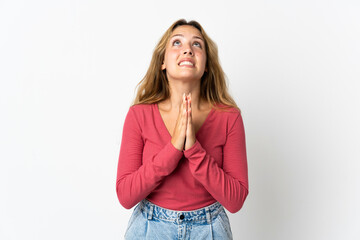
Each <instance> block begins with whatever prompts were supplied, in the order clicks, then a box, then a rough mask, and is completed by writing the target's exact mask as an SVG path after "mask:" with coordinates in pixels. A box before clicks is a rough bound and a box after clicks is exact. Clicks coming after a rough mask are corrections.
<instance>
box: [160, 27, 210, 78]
mask: <svg viewBox="0 0 360 240" xmlns="http://www.w3.org/2000/svg"><path fill="white" fill-rule="evenodd" d="M205 66H206V50H205V42H204V40H203V37H202V35H201V33H200V31H199V30H198V29H197V28H195V27H193V26H188V25H183V26H179V27H177V28H175V29H174V31H173V32H172V34H171V36H170V39H169V41H168V43H167V45H166V49H165V56H164V62H163V64H162V67H161V69H162V70H164V69H166V75H167V78H168V80H169V81H170V80H176V79H178V80H200V79H201V77H202V76H203V74H204V71H205Z"/></svg>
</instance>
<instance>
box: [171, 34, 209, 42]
mask: <svg viewBox="0 0 360 240" xmlns="http://www.w3.org/2000/svg"><path fill="white" fill-rule="evenodd" d="M173 37H184V35H182V34H175V35H173V36H171V38H173ZM193 38H197V39H200V40H201V41H204V39H202V38H201V37H199V36H194V37H193Z"/></svg>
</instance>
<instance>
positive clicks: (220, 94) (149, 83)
mask: <svg viewBox="0 0 360 240" xmlns="http://www.w3.org/2000/svg"><path fill="white" fill-rule="evenodd" d="M182 25H189V26H193V27H195V28H197V29H198V30H199V31H200V33H201V35H202V37H203V38H204V42H205V49H206V69H207V71H205V72H204V75H203V76H202V77H201V84H200V98H201V99H203V100H206V101H207V102H208V103H209V104H210V105H211V107H213V108H215V109H225V108H230V107H234V108H236V109H238V110H239V111H240V109H239V107H238V106H237V105H236V103H235V101H234V99H233V98H232V97H231V96H230V94H229V93H228V88H227V83H226V80H225V73H224V71H223V69H222V67H221V65H220V63H219V57H218V49H217V45H216V44H215V42H213V41H212V40H211V39H210V37H209V36H208V35H207V34H206V32H205V31H204V29H203V28H202V27H201V25H200V24H199V23H198V22H196V21H189V22H187V21H186V20H185V19H180V20H177V21H176V22H174V23H173V24H172V25H171V26H170V27H169V28H168V29H167V30H166V32H165V33H164V35H163V36H162V37H161V39H160V41H159V43H158V44H157V46H156V47H155V49H154V52H153V55H152V59H151V62H150V66H149V69H148V70H147V73H146V74H145V76H144V78H143V79H142V80H141V81H140V82H139V83H138V84H137V87H138V91H137V94H136V97H135V100H134V101H133V103H132V105H136V104H152V103H158V102H160V101H163V100H166V99H168V98H169V97H170V90H169V83H168V80H167V77H166V70H162V69H161V65H162V63H163V60H164V55H165V49H166V45H167V43H168V41H169V38H170V37H171V34H172V32H173V31H174V30H175V28H177V27H178V26H182ZM221 105H223V106H221Z"/></svg>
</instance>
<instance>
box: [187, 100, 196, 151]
mask: <svg viewBox="0 0 360 240" xmlns="http://www.w3.org/2000/svg"><path fill="white" fill-rule="evenodd" d="M195 142H196V137H195V129H194V125H193V124H192V109H191V93H189V94H188V96H187V124H186V140H185V150H187V149H189V148H191V147H192V146H193V145H194V144H195Z"/></svg>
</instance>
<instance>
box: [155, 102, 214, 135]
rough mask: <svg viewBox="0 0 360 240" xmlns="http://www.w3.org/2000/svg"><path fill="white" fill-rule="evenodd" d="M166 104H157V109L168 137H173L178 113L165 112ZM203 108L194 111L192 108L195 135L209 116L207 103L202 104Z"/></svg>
mask: <svg viewBox="0 0 360 240" xmlns="http://www.w3.org/2000/svg"><path fill="white" fill-rule="evenodd" d="M165 105H166V104H165V103H164V102H160V103H158V108H159V112H160V115H161V118H162V120H163V122H164V124H165V126H166V128H167V130H168V132H169V133H170V135H171V136H172V135H173V132H174V129H175V125H176V120H177V118H178V114H179V112H178V111H173V110H170V111H167V110H166V109H167V108H166V106H165ZM202 105H203V106H202V107H201V110H200V111H199V110H197V109H196V110H195V109H194V108H192V110H193V112H192V122H193V124H194V129H195V134H196V133H197V132H198V130H199V129H200V128H201V126H202V125H203V123H204V122H205V120H206V118H207V116H208V115H209V113H210V111H211V106H210V104H208V103H204V104H202Z"/></svg>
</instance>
